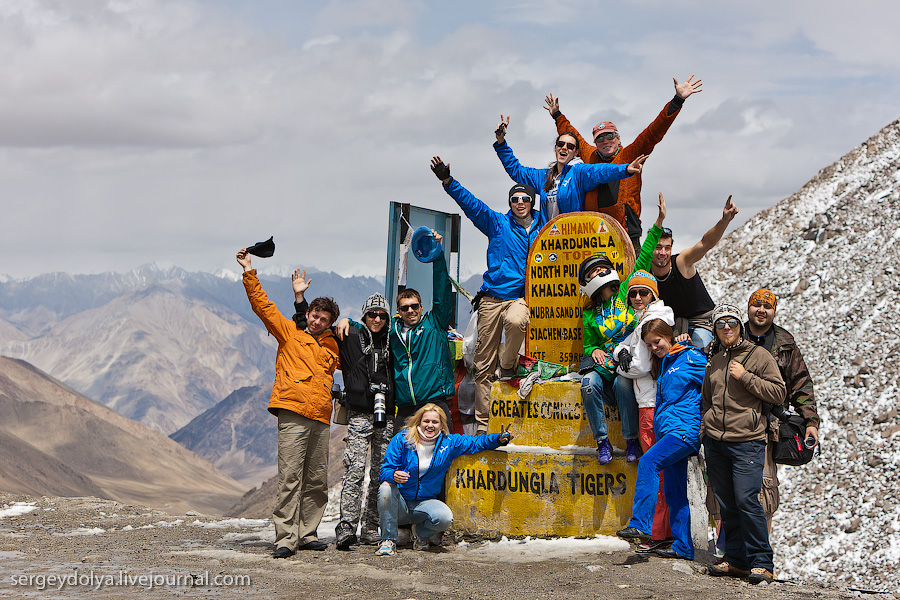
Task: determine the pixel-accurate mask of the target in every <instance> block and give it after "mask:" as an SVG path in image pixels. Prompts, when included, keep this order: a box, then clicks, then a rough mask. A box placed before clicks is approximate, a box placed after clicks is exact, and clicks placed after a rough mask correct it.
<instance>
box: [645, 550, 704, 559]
mask: <svg viewBox="0 0 900 600" xmlns="http://www.w3.org/2000/svg"><path fill="white" fill-rule="evenodd" d="M653 554H655V555H657V556H658V557H660V558H677V559H680V560H694V559H693V558H688V557H687V556H682V555H680V554H678V553H677V552H675V550H673V549H672V548H660V549H658V550H654V551H653Z"/></svg>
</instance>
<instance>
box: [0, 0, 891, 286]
mask: <svg viewBox="0 0 900 600" xmlns="http://www.w3.org/2000/svg"><path fill="white" fill-rule="evenodd" d="M895 16H896V5H895V3H894V2H892V1H890V0H884V1H867V0H862V1H859V2H855V3H853V4H852V5H847V4H846V3H844V2H838V1H836V0H794V1H792V2H778V3H775V2H771V1H769V0H762V1H761V2H757V3H733V2H715V3H714V2H707V1H702V2H701V1H692V0H686V1H683V2H678V3H673V2H671V1H661V0H660V1H657V0H645V1H637V2H597V1H596V0H567V1H563V0H543V1H541V2H532V1H526V0H518V1H515V0H495V1H493V2H483V1H481V2H475V1H469V0H457V1H455V2H440V3H438V2H426V1H418V0H409V1H407V0H340V1H327V0H317V1H316V2H308V1H306V0H206V1H204V0H153V1H151V0H134V1H132V0H115V1H105V0H4V2H3V3H0V56H2V57H3V60H2V61H0V194H2V206H3V212H2V219H0V248H2V250H3V255H4V256H6V257H7V258H6V259H5V260H4V261H3V263H4V264H3V265H2V266H0V274H5V276H7V277H11V278H16V279H21V278H29V277H33V276H36V275H38V274H42V273H47V272H55V271H64V272H69V273H97V272H104V271H120V272H121V271H128V270H130V269H132V268H134V267H137V266H139V265H142V264H146V263H151V262H157V263H160V264H164V265H169V264H172V265H177V266H180V267H183V268H185V269H188V270H191V271H216V270H218V269H221V268H227V269H232V270H238V269H239V267H238V265H237V264H236V263H235V261H234V254H235V252H236V251H237V250H238V249H240V248H241V247H243V246H247V245H250V244H252V243H254V242H256V241H260V240H264V239H267V238H268V237H269V236H274V238H275V242H276V248H277V249H276V254H275V256H274V257H273V258H271V259H267V260H266V261H262V260H261V259H257V262H256V263H255V264H257V265H259V266H260V267H262V266H264V265H268V266H269V267H270V268H274V269H278V268H287V267H293V266H297V265H304V266H310V267H314V268H317V269H320V270H325V271H334V272H337V273H340V274H342V275H356V274H363V275H375V276H378V275H383V274H384V269H385V245H386V240H387V218H388V206H389V203H390V202H391V201H398V202H408V203H411V204H414V205H417V206H423V207H427V208H432V209H437V210H442V211H448V212H458V209H457V207H456V205H455V203H454V202H453V201H452V199H451V198H450V197H449V196H447V195H446V194H445V193H444V192H443V190H442V188H441V186H440V183H439V182H438V181H437V179H436V178H435V177H434V175H433V174H432V173H431V172H430V169H429V168H428V164H429V159H430V158H431V157H432V156H434V155H439V156H441V157H442V158H443V159H444V160H445V161H446V162H449V163H450V167H451V173H452V175H453V176H454V177H455V178H456V179H457V180H459V181H460V182H461V183H462V184H463V185H464V186H466V187H467V188H468V189H469V190H471V191H472V192H473V193H474V194H475V195H476V196H478V197H479V198H481V199H482V200H484V201H485V202H486V203H487V204H488V205H490V206H491V207H492V208H494V209H496V210H501V211H503V212H505V211H506V210H507V205H506V198H507V191H508V189H509V187H510V185H511V184H512V182H511V181H510V180H509V178H508V177H507V175H506V173H505V172H504V170H503V168H502V166H501V165H500V162H499V161H498V159H497V157H496V154H495V152H494V150H493V148H492V143H493V141H494V136H493V130H494V128H495V127H496V124H497V122H498V120H499V116H500V114H501V113H502V114H506V115H510V116H511V124H510V128H509V132H508V134H507V141H508V142H509V144H510V146H511V147H512V149H513V150H514V152H515V153H516V155H517V156H518V158H519V160H520V161H521V162H522V164H524V165H528V166H535V167H546V166H547V165H548V163H549V162H550V160H551V159H552V156H553V152H552V144H553V140H554V138H555V125H554V123H553V121H552V120H551V119H550V117H549V116H548V113H547V112H546V111H545V110H544V109H543V103H544V97H545V95H546V94H547V93H550V92H552V93H554V94H555V95H557V96H558V97H559V98H560V107H561V109H562V111H563V113H565V114H566V116H567V117H568V118H569V119H570V120H571V121H572V123H573V124H574V125H575V126H576V127H578V128H579V130H580V131H581V132H582V133H585V134H588V135H589V134H590V130H591V128H592V126H593V124H594V123H596V122H597V121H599V120H613V121H614V122H615V123H616V124H617V125H618V128H619V131H620V133H621V135H622V138H623V141H625V142H626V143H628V142H630V141H631V140H633V139H634V137H635V136H636V135H637V134H638V133H640V131H641V130H642V129H643V128H644V127H646V126H647V125H648V124H649V123H650V122H651V121H652V120H653V118H654V117H655V116H656V115H657V114H658V113H659V111H660V110H661V109H662V108H663V106H664V105H665V104H666V103H667V102H668V100H669V99H671V97H672V95H673V93H674V88H673V81H672V79H673V77H675V78H678V79H679V81H681V80H683V79H685V78H687V77H688V76H689V75H691V74H692V73H693V74H695V75H696V77H700V78H701V79H702V81H703V91H702V92H701V93H699V94H695V95H694V96H692V97H690V98H688V99H687V101H686V103H685V106H684V108H683V110H682V112H681V114H680V115H679V116H678V118H677V120H676V121H675V123H674V125H673V126H672V128H671V129H670V130H669V132H668V134H667V135H666V137H665V139H664V140H663V141H662V142H661V143H660V144H659V145H658V146H657V147H656V149H655V150H654V152H653V154H652V155H651V157H650V159H649V160H648V161H647V164H646V165H645V171H644V185H643V204H644V213H643V214H644V219H643V220H644V225H645V230H646V228H647V227H649V225H650V224H651V223H652V221H653V219H654V218H655V213H656V211H655V205H656V198H657V193H658V192H662V193H663V194H664V195H665V197H666V200H667V203H668V205H669V216H668V218H667V221H666V224H667V225H669V226H671V227H672V228H673V229H674V230H675V248H676V250H678V249H680V248H683V247H685V246H687V245H689V244H693V243H695V242H696V241H697V240H698V239H699V238H700V236H701V235H702V234H703V233H704V232H705V231H706V230H707V229H709V228H710V227H711V226H712V225H713V224H714V223H715V221H716V220H717V219H718V218H719V216H720V215H721V210H722V206H723V205H724V201H725V198H726V197H727V196H728V195H729V194H733V196H734V201H735V203H736V204H737V205H738V207H739V209H740V214H739V216H738V219H737V222H736V223H735V225H739V224H740V223H741V222H743V221H744V220H746V219H747V218H748V217H750V216H752V215H753V214H755V213H757V212H759V211H760V210H763V209H765V208H767V207H769V206H772V205H773V204H775V203H777V202H778V201H779V200H781V199H783V198H785V197H787V196H789V195H790V194H792V193H793V192H795V191H797V190H798V189H799V188H800V187H801V186H802V185H803V184H804V183H806V182H807V181H808V180H809V179H811V178H812V177H814V176H815V175H816V173H817V172H818V171H819V170H820V169H822V168H825V167H827V166H828V165H830V164H831V163H833V162H834V161H835V160H837V159H838V158H840V157H841V156H842V155H843V154H845V153H846V152H848V151H849V150H851V149H852V148H853V147H855V146H857V145H859V144H860V143H862V142H864V141H865V140H866V139H867V138H868V137H870V136H871V135H873V134H875V133H876V132H877V131H878V130H880V129H881V128H882V127H884V126H886V125H888V124H889V123H891V122H892V121H894V120H896V119H897V118H898V117H900V41H898V40H900V38H898V36H897V35H896V30H895V21H896V19H895V18H894V17H895ZM892 40H893V41H892ZM464 221H465V219H464ZM485 248H486V242H485V239H484V236H483V235H482V234H481V233H480V232H479V231H477V230H476V229H475V228H474V227H473V226H472V225H471V224H469V223H468V222H467V221H466V224H465V225H464V227H463V229H462V251H461V271H462V275H463V277H467V276H470V275H472V274H476V273H480V272H482V271H483V270H484V269H485V260H484V252H485Z"/></svg>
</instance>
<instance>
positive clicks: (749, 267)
mask: <svg viewBox="0 0 900 600" xmlns="http://www.w3.org/2000/svg"><path fill="white" fill-rule="evenodd" d="M737 201H738V203H740V200H739V199H737ZM699 266H700V268H701V271H702V273H703V276H704V279H705V280H706V282H707V284H708V286H709V287H710V288H711V292H712V293H713V296H714V297H715V298H717V299H719V300H724V301H729V302H733V303H735V304H738V305H739V306H746V302H747V298H748V297H749V295H750V293H751V292H752V291H753V290H755V289H757V288H758V287H761V286H766V287H769V288H770V289H772V290H773V291H774V292H775V293H776V294H777V295H778V296H779V304H778V311H777V315H776V322H777V323H779V324H781V325H782V326H784V327H785V328H787V329H788V330H789V331H791V332H792V333H793V334H794V336H795V337H796V339H797V341H798V343H799V345H800V348H801V350H802V351H803V354H804V356H805V358H806V361H807V363H808V365H809V368H810V371H811V372H812V375H813V378H814V381H815V386H816V390H815V391H816V396H817V400H818V403H819V407H820V413H821V414H822V416H823V421H824V422H823V427H822V449H823V452H822V455H821V456H820V457H818V458H817V459H815V461H814V462H813V463H811V464H810V465H808V466H805V467H794V468H791V467H788V468H784V469H782V470H781V471H780V473H779V474H780V476H781V480H782V486H781V491H782V505H781V510H780V511H779V512H778V513H777V515H776V519H775V539H774V546H775V550H776V565H777V567H778V568H780V569H781V570H782V572H784V573H785V575H788V576H796V577H803V578H807V579H825V580H831V581H835V580H836V581H842V582H846V583H851V584H856V585H861V586H865V587H875V588H887V589H891V590H895V589H898V587H900V572H898V570H897V568H896V567H897V564H900V544H898V540H900V485H898V484H900V480H898V472H900V471H898V467H900V417H898V413H897V397H898V392H900V309H898V306H900V121H896V122H894V123H891V124H890V125H888V126H887V127H885V128H884V129H882V130H881V131H880V132H878V133H877V134H876V135H874V136H872V138H871V139H869V140H867V141H866V142H865V143H864V144H862V145H860V146H859V147H857V148H855V149H853V150H852V151H851V152H849V153H848V154H847V155H846V156H844V157H842V158H841V159H840V160H838V161H837V162H835V163H834V164H833V165H831V166H829V167H828V168H826V169H823V170H822V171H820V172H819V173H818V174H817V175H816V176H815V177H814V178H813V179H812V180H811V181H810V182H809V183H807V184H806V185H805V186H803V188H802V189H800V190H799V191H798V192H797V193H795V194H793V195H792V196H790V197H789V198H786V199H784V200H783V201H781V202H779V203H778V204H777V205H776V206H774V207H772V208H770V209H768V210H765V211H763V212H761V213H759V214H757V215H756V216H754V217H753V218H751V219H750V220H749V221H748V222H747V223H746V224H745V225H744V226H742V227H741V228H740V229H738V230H737V231H735V232H734V233H732V234H730V235H729V236H727V237H726V238H725V239H724V240H722V242H721V243H720V244H719V245H718V247H716V248H715V249H714V250H713V251H712V252H710V254H709V255H708V256H707V257H706V258H705V259H704V260H703V262H701V263H700V265H699Z"/></svg>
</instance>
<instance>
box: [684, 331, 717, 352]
mask: <svg viewBox="0 0 900 600" xmlns="http://www.w3.org/2000/svg"><path fill="white" fill-rule="evenodd" d="M688 333H690V334H691V344H693V345H694V346H696V347H697V348H700V349H701V350H703V349H704V348H706V347H707V346H708V345H709V344H710V343H712V341H713V339H714V338H713V332H712V331H710V330H709V329H703V328H702V327H692V328H690V329H689V330H688Z"/></svg>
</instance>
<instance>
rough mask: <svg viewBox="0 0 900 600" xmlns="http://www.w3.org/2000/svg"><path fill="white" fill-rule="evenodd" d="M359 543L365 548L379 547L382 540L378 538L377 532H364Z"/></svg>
mask: <svg viewBox="0 0 900 600" xmlns="http://www.w3.org/2000/svg"><path fill="white" fill-rule="evenodd" d="M359 543H360V544H362V545H363V546H378V545H380V544H381V538H380V537H379V536H378V532H377V531H376V532H375V533H372V532H371V531H363V532H362V534H361V535H360V536H359Z"/></svg>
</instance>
